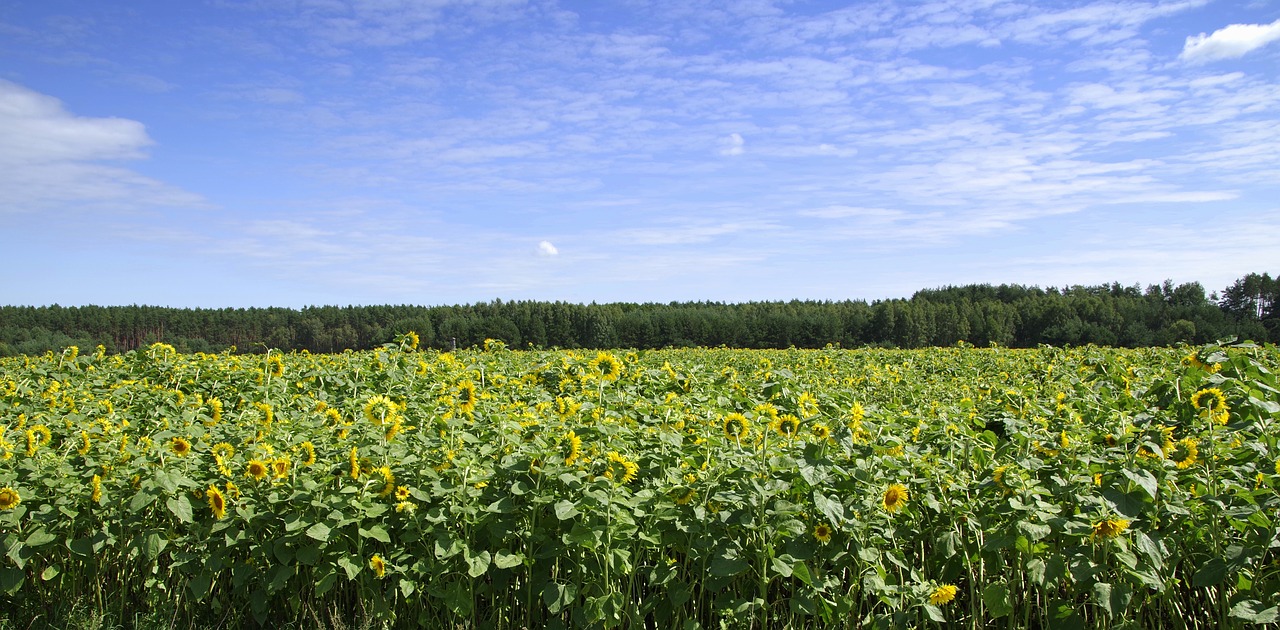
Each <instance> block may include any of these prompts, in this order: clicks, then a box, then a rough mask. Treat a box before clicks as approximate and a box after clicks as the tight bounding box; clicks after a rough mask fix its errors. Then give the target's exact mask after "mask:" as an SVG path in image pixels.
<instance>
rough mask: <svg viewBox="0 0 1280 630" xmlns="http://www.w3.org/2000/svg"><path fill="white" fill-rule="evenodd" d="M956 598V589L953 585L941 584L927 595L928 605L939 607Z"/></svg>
mask: <svg viewBox="0 0 1280 630" xmlns="http://www.w3.org/2000/svg"><path fill="white" fill-rule="evenodd" d="M955 598H956V587H955V585H954V584H943V585H941V586H939V587H938V588H935V589H933V592H932V593H929V603H930V604H933V605H934V606H941V605H942V604H946V603H948V602H950V601H951V600H953V599H955Z"/></svg>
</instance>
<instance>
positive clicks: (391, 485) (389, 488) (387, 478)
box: [378, 466, 396, 497]
mask: <svg viewBox="0 0 1280 630" xmlns="http://www.w3.org/2000/svg"><path fill="white" fill-rule="evenodd" d="M378 474H379V475H382V489H381V490H379V491H378V496H380V497H387V496H391V493H392V492H395V490H396V476H395V474H394V473H392V472H391V467H390V466H382V467H381V468H378Z"/></svg>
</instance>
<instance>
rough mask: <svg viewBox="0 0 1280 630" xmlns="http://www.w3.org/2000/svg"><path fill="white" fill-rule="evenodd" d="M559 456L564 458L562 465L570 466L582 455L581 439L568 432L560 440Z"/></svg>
mask: <svg viewBox="0 0 1280 630" xmlns="http://www.w3.org/2000/svg"><path fill="white" fill-rule="evenodd" d="M560 454H561V455H563V456H564V465H565V466H572V465H573V463H574V462H576V461H578V457H580V456H581V455H582V438H580V437H578V434H576V433H574V432H573V431H570V432H568V433H566V434H564V438H563V439H561V440H560Z"/></svg>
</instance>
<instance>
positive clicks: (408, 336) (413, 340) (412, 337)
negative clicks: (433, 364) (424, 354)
mask: <svg viewBox="0 0 1280 630" xmlns="http://www.w3.org/2000/svg"><path fill="white" fill-rule="evenodd" d="M402 343H404V344H405V345H406V346H408V347H409V349H410V350H417V349H418V344H420V343H422V339H421V338H420V337H418V333H416V332H414V331H412V330H410V331H409V332H407V333H405V334H404V341H403V342H402Z"/></svg>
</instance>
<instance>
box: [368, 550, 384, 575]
mask: <svg viewBox="0 0 1280 630" xmlns="http://www.w3.org/2000/svg"><path fill="white" fill-rule="evenodd" d="M369 568H370V569H373V574H374V575H376V576H378V578H379V579H381V578H382V576H384V575H386V574H387V563H386V562H383V561H382V556H380V555H378V554H376V553H375V554H373V557H372V558H369Z"/></svg>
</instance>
